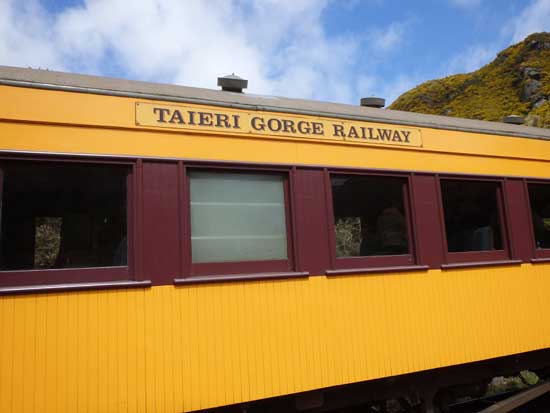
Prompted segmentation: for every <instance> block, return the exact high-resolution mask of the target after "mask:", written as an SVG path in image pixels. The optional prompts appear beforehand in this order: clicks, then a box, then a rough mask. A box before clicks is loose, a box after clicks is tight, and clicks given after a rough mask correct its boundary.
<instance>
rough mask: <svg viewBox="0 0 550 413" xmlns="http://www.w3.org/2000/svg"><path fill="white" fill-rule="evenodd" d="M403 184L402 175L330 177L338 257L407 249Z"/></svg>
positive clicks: (403, 251) (379, 253)
mask: <svg viewBox="0 0 550 413" xmlns="http://www.w3.org/2000/svg"><path fill="white" fill-rule="evenodd" d="M405 185H406V180H405V179H402V178H391V177H374V176H359V175H333V176H332V177H331V186H332V199H333V208H334V229H335V239H336V256H337V257H355V256H376V255H401V254H407V253H408V252H409V241H408V230H407V220H406V218H405V208H404V201H403V194H404V188H405Z"/></svg>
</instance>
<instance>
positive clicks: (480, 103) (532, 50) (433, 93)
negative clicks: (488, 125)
mask: <svg viewBox="0 0 550 413" xmlns="http://www.w3.org/2000/svg"><path fill="white" fill-rule="evenodd" d="M389 108H390V109H396V110H405V111H409V112H419V113H431V114H437V115H446V116H456V117H460V118H470V119H483V120H491V121H501V120H502V118H503V117H504V116H507V115H511V114H514V115H521V116H524V117H526V123H527V124H528V125H531V126H538V127H542V128H550V33H536V34H532V35H530V36H529V37H527V38H526V39H525V40H524V41H522V42H521V43H518V44H515V45H513V46H510V47H508V48H507V49H505V50H503V51H502V52H500V53H499V54H498V56H497V57H496V59H495V60H493V61H492V62H491V63H489V64H488V65H486V66H484V67H482V68H481V69H479V70H477V71H475V72H472V73H466V74H458V75H453V76H449V77H446V78H443V79H437V80H430V81H428V82H425V83H422V84H421V85H419V86H417V87H415V88H414V89H411V90H409V91H408V92H406V93H404V94H403V95H401V96H400V97H399V98H397V100H396V101H395V102H394V103H392V105H391V106H390V107H389Z"/></svg>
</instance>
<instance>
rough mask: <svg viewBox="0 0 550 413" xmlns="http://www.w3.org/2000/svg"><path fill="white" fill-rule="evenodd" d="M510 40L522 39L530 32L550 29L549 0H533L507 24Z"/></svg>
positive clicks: (518, 40) (515, 41) (517, 40)
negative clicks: (510, 34) (510, 33)
mask: <svg viewBox="0 0 550 413" xmlns="http://www.w3.org/2000/svg"><path fill="white" fill-rule="evenodd" d="M509 30H510V31H511V32H512V42H514V43H517V42H520V41H522V40H523V39H524V38H525V37H527V36H528V35H529V34H531V33H536V32H543V31H550V0H534V1H532V2H531V3H530V4H529V5H528V6H527V7H526V8H525V9H523V11H522V12H521V14H520V15H519V16H518V17H517V18H516V19H514V21H512V22H511V23H510V25H509Z"/></svg>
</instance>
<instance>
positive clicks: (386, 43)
mask: <svg viewBox="0 0 550 413" xmlns="http://www.w3.org/2000/svg"><path fill="white" fill-rule="evenodd" d="M404 33H405V24H404V23H392V24H390V25H389V26H388V27H386V28H384V29H382V30H380V29H379V30H375V31H374V32H373V34H372V35H371V41H372V43H373V46H374V48H375V50H377V51H379V52H380V51H381V52H388V51H391V50H394V49H395V48H396V47H397V46H398V45H399V44H400V43H401V42H402V41H403V35H404Z"/></svg>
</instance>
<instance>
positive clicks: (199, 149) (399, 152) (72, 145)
mask: <svg viewBox="0 0 550 413" xmlns="http://www.w3.org/2000/svg"><path fill="white" fill-rule="evenodd" d="M0 130H1V131H2V133H1V135H0V151H1V150H12V149H19V150H25V151H36V152H44V151H46V152H47V151H49V150H51V149H52V148H55V150H56V151H59V152H63V153H87V154H103V153H105V150H106V148H107V147H108V148H111V149H109V151H110V152H109V153H113V152H115V150H114V148H116V153H119V154H124V155H136V156H145V155H148V154H154V155H155V156H159V157H176V158H177V157H179V158H192V159H209V160H232V161H243V162H264V163H265V162H268V163H286V164H309V165H312V164H313V165H327V166H335V167H338V166H342V167H359V168H381V169H399V170H417V171H435V172H440V173H445V172H447V173H471V174H491V175H508V176H514V175H515V176H531V177H544V178H547V177H548V174H549V173H548V170H549V169H548V161H541V160H532V159H504V158H497V157H491V156H473V155H468V156H467V155H457V154H447V155H441V154H436V153H432V152H416V151H412V150H408V149H391V150H390V149H381V148H373V147H366V146H360V147H358V146H355V145H326V144H306V143H301V142H290V141H274V140H273V141H271V140H262V139H244V138H232V139H230V138H227V137H220V136H206V135H204V136H197V135H185V134H176V133H164V132H152V131H148V132H139V133H136V132H131V131H126V130H98V129H93V128H77V127H60V126H38V125H27V124H18V123H2V122H0ZM113 142H116V145H115V144H113ZM544 143H545V144H547V142H544Z"/></svg>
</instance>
